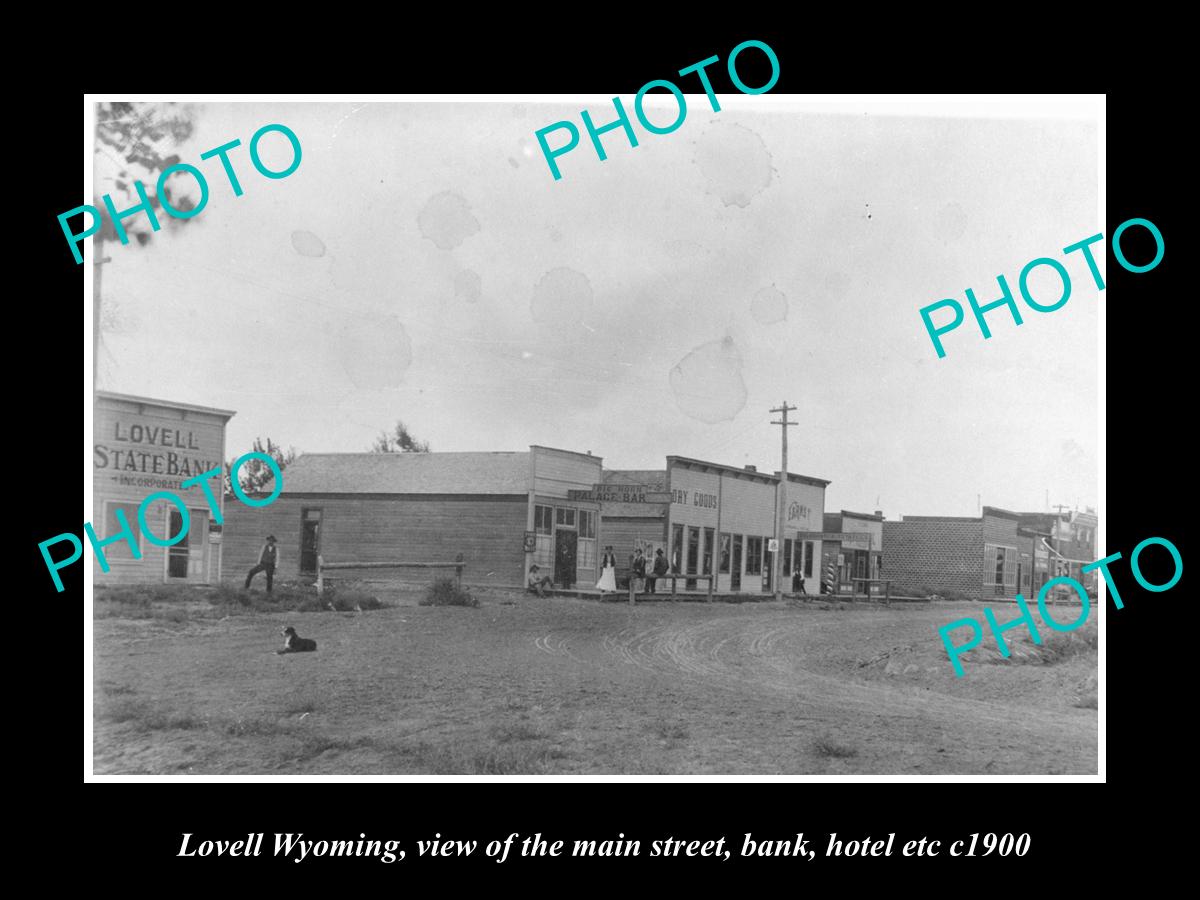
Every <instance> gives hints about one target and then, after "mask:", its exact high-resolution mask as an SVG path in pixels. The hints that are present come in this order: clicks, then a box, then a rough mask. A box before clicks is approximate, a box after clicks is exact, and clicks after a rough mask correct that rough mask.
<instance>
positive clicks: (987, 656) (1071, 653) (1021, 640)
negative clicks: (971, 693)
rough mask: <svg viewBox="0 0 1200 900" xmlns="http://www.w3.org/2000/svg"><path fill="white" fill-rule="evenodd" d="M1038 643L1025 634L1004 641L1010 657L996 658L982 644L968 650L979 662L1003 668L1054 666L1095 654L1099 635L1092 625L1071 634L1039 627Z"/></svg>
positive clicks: (996, 650) (997, 652) (993, 651)
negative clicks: (980, 653) (1011, 666)
mask: <svg viewBox="0 0 1200 900" xmlns="http://www.w3.org/2000/svg"><path fill="white" fill-rule="evenodd" d="M1038 633H1039V634H1040V635H1041V637H1042V643H1040V644H1035V643H1034V642H1033V641H1032V639H1030V637H1029V635H1028V634H1027V633H1022V634H1021V635H1020V636H1019V637H1012V638H1009V640H1008V647H1009V653H1010V656H1009V657H1008V658H1007V659H1006V658H1005V657H1003V656H1001V655H1000V650H999V648H998V647H997V646H995V645H986V644H985V645H983V646H981V647H978V648H976V650H973V651H971V652H972V653H978V652H979V651H983V655H982V657H981V658H980V660H979V661H980V662H984V663H992V664H1006V665H1033V666H1056V665H1060V664H1061V663H1064V662H1068V661H1069V660H1072V659H1074V658H1075V657H1077V656H1086V655H1089V654H1091V655H1095V654H1096V652H1097V651H1098V649H1099V646H1100V635H1099V632H1098V631H1097V629H1096V625H1095V623H1094V622H1088V623H1086V624H1084V625H1083V626H1082V627H1080V628H1078V629H1076V630H1075V631H1050V630H1049V629H1048V628H1039V629H1038Z"/></svg>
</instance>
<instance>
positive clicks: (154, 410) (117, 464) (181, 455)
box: [91, 391, 234, 584]
mask: <svg viewBox="0 0 1200 900" xmlns="http://www.w3.org/2000/svg"><path fill="white" fill-rule="evenodd" d="M93 410H94V414H93V419H92V479H93V480H92V519H91V522H92V527H93V528H94V529H95V531H96V536H97V538H98V539H100V540H103V539H104V538H105V537H108V536H112V535H115V534H117V533H118V532H119V531H120V530H121V525H120V523H119V522H118V521H117V516H116V511H117V510H120V511H121V512H122V513H124V516H125V519H126V521H127V522H128V523H129V526H130V530H131V531H132V532H133V535H134V540H135V541H136V542H137V546H138V549H139V551H140V552H141V559H135V558H134V555H133V551H132V550H131V549H130V546H129V544H128V543H127V542H126V541H124V540H121V541H114V542H113V543H111V544H108V545H107V546H105V547H104V548H103V553H104V556H105V559H106V561H107V562H108V565H109V571H108V572H104V571H103V570H102V569H101V566H100V563H99V560H98V559H95V561H94V562H93V564H92V572H93V579H94V583H95V584H118V583H119V584H128V583H134V582H165V583H187V582H193V583H201V584H206V583H210V582H217V581H219V580H220V579H221V573H222V546H223V545H222V526H221V525H220V524H218V523H217V522H216V521H215V519H214V517H213V515H212V513H211V507H210V505H209V502H208V499H207V498H206V496H205V494H204V491H203V489H202V488H201V487H200V486H199V485H194V486H192V487H190V488H187V489H186V490H185V489H183V488H182V487H181V485H182V483H183V482H184V481H187V480H188V479H190V478H193V477H195V476H196V475H199V474H201V473H203V472H206V471H209V470H210V469H213V468H218V467H221V466H222V464H223V461H224V459H225V426H226V425H227V423H228V422H229V420H230V419H231V418H232V417H233V415H234V413H233V412H232V411H231V410H227V409H213V408H212V407H207V406H193V405H191V404H188V403H175V402H173V401H170V400H153V399H150V398H148V397H135V396H131V395H128V394H115V393H112V392H110V391H96V394H95V403H94V407H93ZM209 487H210V489H211V491H212V494H213V496H214V497H215V499H216V503H217V504H218V509H221V510H224V509H225V508H226V506H225V501H224V498H223V497H222V493H223V492H222V488H221V479H220V477H213V478H211V479H209ZM161 491H169V492H172V493H174V494H177V495H179V496H180V497H181V498H182V499H183V500H184V503H185V504H186V508H187V512H188V520H189V521H188V528H187V533H186V535H185V536H184V538H183V540H181V541H179V542H178V543H176V544H174V545H173V546H170V547H161V546H158V545H156V544H153V543H151V542H150V541H148V540H146V538H145V535H143V534H142V533H141V532H140V530H139V528H138V508H139V507H140V505H141V503H142V501H143V500H144V499H145V498H146V497H148V496H149V495H151V494H154V493H158V492H161ZM145 521H146V526H147V527H148V528H149V530H150V533H151V534H153V535H154V536H155V537H157V538H159V539H161V540H166V539H168V538H171V537H174V536H175V535H177V534H179V532H180V530H181V528H182V526H183V514H182V513H181V512H180V510H179V509H178V507H176V506H175V505H174V504H173V503H171V502H170V501H169V500H166V499H156V500H155V501H154V502H152V503H151V504H150V505H148V506H147V507H146V510H145ZM93 557H95V554H93Z"/></svg>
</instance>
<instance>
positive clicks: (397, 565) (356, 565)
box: [317, 553, 466, 597]
mask: <svg viewBox="0 0 1200 900" xmlns="http://www.w3.org/2000/svg"><path fill="white" fill-rule="evenodd" d="M465 568H466V563H465V562H464V561H463V555H462V554H461V553H460V554H458V556H457V557H455V560H454V562H333V563H327V562H325V559H324V558H323V557H320V556H318V557H317V596H318V597H319V596H321V594H322V592H323V591H324V590H325V572H326V570H337V569H453V570H454V582H455V585H456V586H457V587H459V588H461V587H462V573H463V569H465Z"/></svg>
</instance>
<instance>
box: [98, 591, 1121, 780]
mask: <svg viewBox="0 0 1200 900" xmlns="http://www.w3.org/2000/svg"><path fill="white" fill-rule="evenodd" d="M823 606H824V607H826V608H822V607H823ZM979 612H980V609H979V607H977V606H972V605H962V606H958V605H949V604H938V605H933V606H926V605H922V606H906V607H901V606H893V607H892V608H882V607H878V606H875V605H864V604H859V605H851V604H846V605H841V606H837V605H830V604H812V605H806V606H802V607H800V608H789V607H787V606H780V605H777V604H774V603H754V604H741V605H728V604H712V605H709V604H703V603H655V604H639V605H638V606H636V607H631V606H629V605H628V604H626V603H607V604H600V603H596V602H594V601H587V600H576V599H558V598H548V599H539V598H535V597H530V596H528V595H519V596H513V597H506V596H505V595H503V594H498V593H497V594H493V595H486V594H485V595H484V596H483V605H482V606H481V607H480V608H478V609H467V608H430V607H417V606H399V607H394V608H391V609H385V610H380V611H376V612H371V613H364V614H358V615H351V614H335V613H314V614H307V615H302V614H291V615H290V616H288V617H284V616H281V615H271V614H259V615H247V616H238V617H232V618H228V619H224V620H221V621H188V622H182V623H170V622H164V621H162V620H125V619H101V620H97V621H96V653H95V659H96V662H95V671H96V678H95V684H96V703H95V708H96V725H95V750H96V762H95V765H96V772H97V774H106V773H126V772H148V773H162V774H179V773H189V772H192V773H239V774H248V773H268V774H270V773H275V774H282V773H291V772H294V773H339V774H355V773H384V774H387V773H407V772H425V773H438V774H447V773H455V772H483V773H489V772H496V773H505V772H508V773H522V772H533V773H564V774H565V773H575V774H614V773H623V774H642V773H678V774H699V773H709V774H805V773H815V774H820V773H837V774H841V773H847V774H848V773H879V774H886V773H905V774H955V773H967V772H971V773H981V774H1005V773H1009V774H1011V773H1020V774H1029V773H1041V774H1055V773H1089V772H1095V771H1096V765H1097V713H1096V710H1095V709H1092V708H1087V705H1088V701H1087V699H1086V698H1087V696H1088V694H1089V693H1090V694H1092V695H1093V696H1094V691H1095V675H1096V672H1095V669H1096V656H1095V652H1094V650H1092V651H1091V652H1090V653H1087V652H1083V653H1079V654H1077V655H1073V656H1069V657H1067V658H1065V659H1063V660H1062V661H1060V662H1058V663H1056V664H1055V665H1040V664H1036V663H1035V662H1034V661H1032V658H1031V657H1029V656H1028V655H1027V654H1024V655H1023V656H1022V657H1021V658H1022V659H1025V660H1026V661H1024V662H1017V663H1006V662H1002V661H999V660H998V659H997V657H996V654H995V653H994V652H992V653H987V652H976V653H972V654H970V655H968V656H967V657H965V667H966V677H964V678H961V679H956V678H955V677H954V672H953V670H952V668H951V666H950V664H949V662H948V661H947V659H946V655H945V651H944V649H943V648H942V646H941V642H940V640H939V639H938V637H937V633H936V628H937V627H938V626H940V625H942V624H944V623H946V622H948V621H951V620H952V619H956V618H960V617H962V616H963V615H978V614H979ZM285 618H286V619H287V621H290V622H292V623H293V624H295V625H296V626H297V628H298V629H299V630H300V633H301V634H302V635H304V636H305V637H313V638H316V639H317V641H318V644H319V646H320V650H319V651H318V652H317V653H315V654H298V655H291V656H277V655H276V654H275V653H274V650H275V649H276V644H277V643H278V641H279V637H278V632H279V628H280V626H281V625H282V624H283V623H284V621H285ZM1086 627H1094V625H1093V624H1092V623H1089V625H1088V626H1086ZM1010 634H1012V633H1011V632H1010ZM1092 703H1094V701H1092Z"/></svg>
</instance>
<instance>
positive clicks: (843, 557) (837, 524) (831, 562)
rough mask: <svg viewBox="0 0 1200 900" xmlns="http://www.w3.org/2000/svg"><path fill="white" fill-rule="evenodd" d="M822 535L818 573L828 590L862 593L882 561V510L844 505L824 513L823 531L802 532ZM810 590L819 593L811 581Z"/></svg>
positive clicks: (879, 574)
mask: <svg viewBox="0 0 1200 900" xmlns="http://www.w3.org/2000/svg"><path fill="white" fill-rule="evenodd" d="M805 537H806V538H814V537H815V538H823V539H824V540H823V542H822V547H823V549H822V551H821V552H822V558H821V573H820V574H821V577H820V579H819V581H820V582H823V583H824V584H825V585H826V587H827V588H828V589H829V592H831V593H839V594H848V593H866V592H867V588H868V585H869V582H866V583H864V582H863V581H861V580H860V579H878V578H880V577H883V576H882V575H881V571H882V565H883V513H882V512H881V511H879V510H876V511H875V513H874V514H872V513H856V512H851V511H850V510H848V509H843V510H842V511H841V512H836V513H826V514H825V533H824V534H819V535H805ZM809 593H810V594H816V593H819V586H818V585H814V586H813V587H812V588H811V589H810V590H809Z"/></svg>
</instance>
